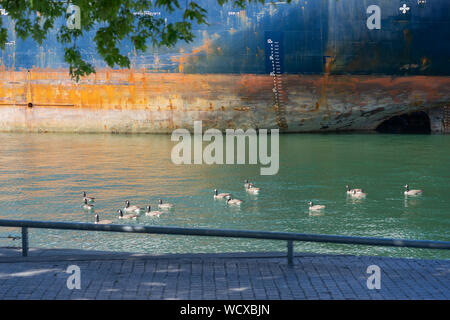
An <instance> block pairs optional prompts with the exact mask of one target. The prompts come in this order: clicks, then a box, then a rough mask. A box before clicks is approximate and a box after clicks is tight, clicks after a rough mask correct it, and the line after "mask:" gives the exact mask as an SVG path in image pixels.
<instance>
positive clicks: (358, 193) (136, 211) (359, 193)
mask: <svg viewBox="0 0 450 320" xmlns="http://www.w3.org/2000/svg"><path fill="white" fill-rule="evenodd" d="M345 187H346V188H347V195H348V196H350V197H352V198H355V199H364V198H365V197H366V196H367V193H365V192H364V191H363V190H362V189H350V186H349V185H346V186H345ZM244 188H245V191H246V192H248V193H250V194H255V195H256V194H259V191H260V188H257V187H255V185H254V184H253V183H250V182H249V181H248V180H245V183H244ZM422 193H423V192H422V190H410V189H409V185H405V191H404V195H405V196H419V195H421V194H422ZM214 199H223V200H226V204H227V205H230V206H240V205H241V204H242V203H243V201H242V200H239V199H235V198H233V197H232V195H231V193H219V192H218V191H217V189H214ZM83 200H84V204H83V205H82V208H83V209H84V210H87V211H93V210H94V205H93V204H92V203H93V202H95V198H92V197H88V196H87V194H86V192H83ZM173 208H174V205H173V204H171V203H163V201H162V200H161V199H159V200H158V209H160V211H159V210H151V206H150V205H148V206H147V207H146V208H145V209H144V208H141V207H138V206H135V205H130V201H128V200H126V201H125V207H124V208H123V209H119V210H117V213H118V217H119V219H133V220H135V219H137V218H138V217H139V215H140V214H142V213H145V215H146V216H148V217H155V216H160V215H161V214H163V213H164V212H167V211H169V210H171V209H173ZM323 209H325V206H324V205H319V204H316V205H315V204H313V202H312V201H310V202H309V211H313V212H314V211H320V210H323ZM95 223H96V224H110V223H112V220H100V217H99V215H98V214H97V213H96V214H95Z"/></svg>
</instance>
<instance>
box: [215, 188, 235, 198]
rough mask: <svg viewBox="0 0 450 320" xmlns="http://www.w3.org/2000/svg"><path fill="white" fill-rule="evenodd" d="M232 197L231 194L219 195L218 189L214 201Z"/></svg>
mask: <svg viewBox="0 0 450 320" xmlns="http://www.w3.org/2000/svg"><path fill="white" fill-rule="evenodd" d="M229 196H231V193H218V192H217V189H214V199H224V198H226V197H229Z"/></svg>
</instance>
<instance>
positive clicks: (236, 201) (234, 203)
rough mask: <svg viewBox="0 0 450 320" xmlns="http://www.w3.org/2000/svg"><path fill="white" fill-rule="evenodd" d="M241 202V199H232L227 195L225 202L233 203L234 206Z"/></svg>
mask: <svg viewBox="0 0 450 320" xmlns="http://www.w3.org/2000/svg"><path fill="white" fill-rule="evenodd" d="M241 203H242V200H239V199H232V198H231V196H228V197H227V204H228V205H235V206H240V205H241Z"/></svg>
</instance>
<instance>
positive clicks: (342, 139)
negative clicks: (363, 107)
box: [0, 134, 450, 259]
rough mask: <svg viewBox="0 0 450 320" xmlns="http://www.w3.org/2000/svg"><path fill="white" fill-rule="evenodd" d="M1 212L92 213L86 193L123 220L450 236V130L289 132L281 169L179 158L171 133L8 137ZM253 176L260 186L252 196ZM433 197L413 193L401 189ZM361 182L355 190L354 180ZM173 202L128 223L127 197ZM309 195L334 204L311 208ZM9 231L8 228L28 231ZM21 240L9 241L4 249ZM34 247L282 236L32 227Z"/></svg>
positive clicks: (195, 243) (239, 247) (213, 243)
mask: <svg viewBox="0 0 450 320" xmlns="http://www.w3.org/2000/svg"><path fill="white" fill-rule="evenodd" d="M0 139H1V143H0V155H1V156H0V203H1V205H2V210H1V211H0V218H2V219H32V220H54V221H81V222H93V214H91V213H86V212H84V211H83V210H82V209H81V202H82V191H84V190H86V191H87V192H88V194H89V195H91V196H95V197H96V198H97V201H96V203H95V206H96V212H97V213H98V214H99V215H100V217H101V219H112V220H114V222H115V223H131V224H134V223H136V224H145V225H163V226H182V227H210V228H227V229H247V230H270V231H287V232H301V233H315V234H316V233H320V234H338V235H353V236H370V237H389V238H406V239H429V240H446V241H449V240H450V234H449V229H450V228H449V227H450V212H449V208H450V197H449V183H450V171H449V164H450V136H444V135H381V134H345V135H344V134H341V135H309V134H301V135H282V136H280V170H279V172H278V174H277V175H275V176H260V175H259V172H260V171H259V169H260V166H259V165H213V166H210V165H178V166H177V165H174V164H172V162H171V160H170V152H171V149H172V147H173V145H174V143H172V142H171V141H170V136H166V135H99V134H97V135H87V134H85V135H72V134H0ZM246 178H248V179H250V180H251V181H253V182H255V184H256V185H257V186H258V187H260V188H261V193H260V195H258V196H252V195H248V194H246V192H245V190H244V187H243V182H244V180H245V179H246ZM406 183H408V184H409V185H410V187H411V188H412V189H422V190H424V194H423V195H422V196H420V197H417V198H414V199H413V198H410V199H405V197H404V195H403V191H404V188H403V186H404V185H405V184H406ZM346 184H349V185H350V186H351V187H354V188H363V189H364V191H365V192H367V193H368V196H367V198H366V199H365V200H360V201H353V200H351V199H348V197H347V195H346V192H345V185H346ZM214 188H217V189H219V192H231V193H233V194H234V195H235V197H236V198H239V199H242V200H244V203H243V205H242V206H241V208H240V209H237V208H229V207H227V206H226V205H225V203H224V202H222V201H217V200H216V201H214V200H213V189H214ZM159 198H162V199H164V200H166V201H168V202H171V203H173V204H175V206H176V209H175V210H174V211H173V212H169V213H167V214H164V215H162V216H160V217H159V218H150V217H145V216H142V217H140V218H139V220H138V221H136V222H134V221H131V222H130V221H126V222H123V221H122V220H119V219H117V218H116V210H117V209H118V208H123V207H124V201H125V200H130V202H131V204H136V205H140V206H145V205H147V204H151V205H153V206H154V207H156V204H157V200H158V199H159ZM308 201H313V202H315V203H316V204H324V205H326V209H325V210H324V211H323V212H322V213H321V214H315V215H310V214H309V210H308ZM19 233H20V232H19V230H18V229H13V228H11V229H9V228H0V236H7V235H9V234H19ZM11 245H16V246H19V245H20V242H18V241H16V242H14V241H12V240H4V239H0V246H11ZM30 245H31V246H32V247H47V248H79V249H96V250H114V251H136V252H148V253H178V252H237V251H274V250H282V251H284V250H285V248H286V244H285V242H276V241H262V240H246V239H244V240H243V239H226V238H203V237H182V236H166V235H135V234H115V233H98V232H71V231H59V230H36V229H32V230H30ZM295 250H296V251H303V252H316V253H339V254H360V255H386V256H397V257H422V258H441V259H448V258H450V254H449V252H448V251H441V250H423V249H407V248H385V247H370V246H350V245H332V244H317V243H296V244H295Z"/></svg>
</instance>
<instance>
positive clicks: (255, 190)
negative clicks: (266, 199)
mask: <svg viewBox="0 0 450 320" xmlns="http://www.w3.org/2000/svg"><path fill="white" fill-rule="evenodd" d="M245 190H246V191H247V192H248V193H253V194H258V193H259V188H256V187H255V186H254V185H253V184H252V183H249V184H248V187H247V189H245Z"/></svg>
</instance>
